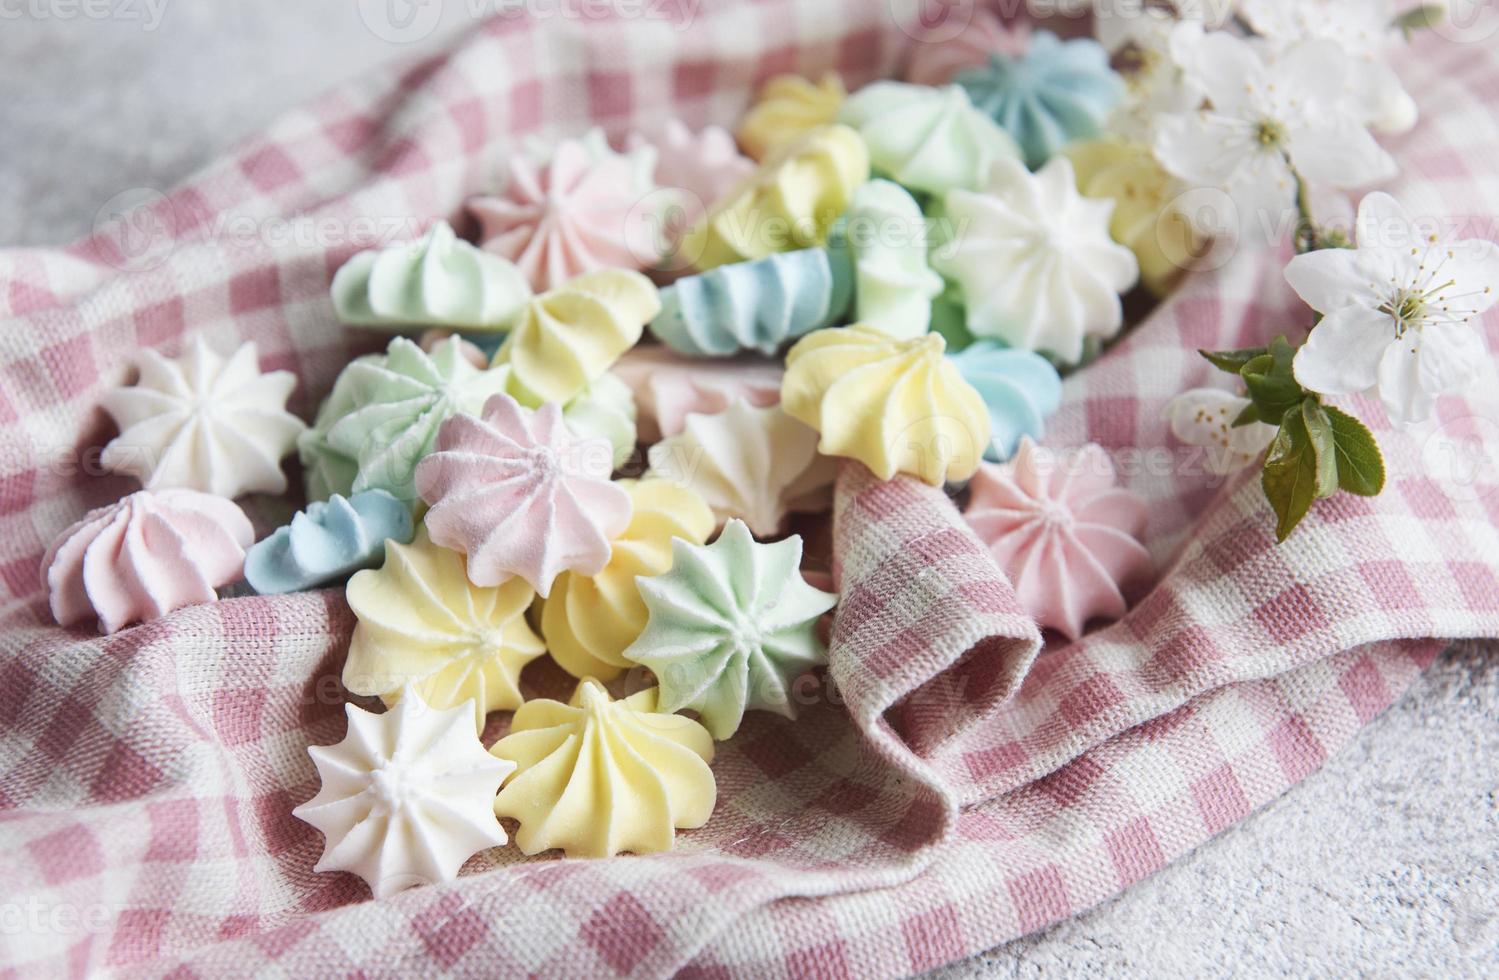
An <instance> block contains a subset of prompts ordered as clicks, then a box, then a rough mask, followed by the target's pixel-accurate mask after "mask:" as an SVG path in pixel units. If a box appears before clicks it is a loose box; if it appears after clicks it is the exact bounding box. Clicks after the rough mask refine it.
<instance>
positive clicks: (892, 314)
mask: <svg viewBox="0 0 1499 980" xmlns="http://www.w3.org/2000/svg"><path fill="white" fill-rule="evenodd" d="M928 237H929V236H928V233H927V223H926V216H925V215H923V214H922V213H921V206H920V205H918V204H917V203H916V199H915V198H914V197H912V196H911V195H910V194H909V193H907V192H906V190H905V188H903V187H901V186H900V185H899V184H892V183H891V182H890V181H888V180H871V181H870V182H869V183H867V184H865V185H864V186H863V187H861V188H859V189H858V190H857V191H856V192H855V193H854V200H853V204H852V205H851V206H850V207H849V210H848V217H847V218H846V220H845V222H844V224H842V225H841V230H840V231H837V232H834V235H833V238H834V240H835V241H839V240H840V239H841V241H842V243H844V244H845V245H846V247H847V248H848V249H849V251H850V252H851V253H852V255H853V259H854V283H855V289H854V316H853V318H854V319H855V320H857V321H858V322H860V323H867V324H869V325H870V326H872V327H877V328H878V329H880V330H883V331H884V332H885V333H887V334H889V335H890V336H892V337H895V338H897V339H900V340H910V339H912V338H915V337H920V336H921V335H922V334H924V333H926V332H927V329H928V328H929V327H930V326H931V322H932V300H934V299H935V298H936V297H937V295H938V294H940V293H941V292H942V287H943V282H942V277H941V276H939V275H937V273H935V272H933V271H932V269H931V266H929V265H927V239H928Z"/></svg>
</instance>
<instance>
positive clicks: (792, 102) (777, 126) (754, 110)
mask: <svg viewBox="0 0 1499 980" xmlns="http://www.w3.org/2000/svg"><path fill="white" fill-rule="evenodd" d="M847 97H848V91H847V90H846V89H845V88H844V87H843V79H842V78H839V77H838V73H837V72H831V71H830V72H827V73H825V74H824V75H823V76H822V78H820V79H819V80H818V81H816V82H812V81H811V80H809V79H806V78H803V77H802V76H800V75H777V76H775V77H774V78H772V79H771V80H770V81H768V82H766V83H765V85H764V87H762V88H761V89H760V94H759V96H758V97H757V98H756V99H755V104H754V105H753V106H751V107H750V110H749V112H748V113H746V114H745V116H744V119H743V120H742V121H741V122H740V123H739V132H738V134H737V135H738V136H739V145H740V146H742V147H744V152H746V153H748V154H749V155H750V156H752V157H754V158H755V159H756V160H763V159H765V157H767V156H769V155H770V154H772V153H774V152H775V151H776V150H778V149H780V148H781V147H783V146H785V145H786V144H787V143H790V142H792V141H794V140H795V139H797V137H799V136H801V135H802V134H803V133H805V132H807V131H808V130H812V129H816V128H817V127H818V126H826V125H827V124H828V123H830V122H833V121H834V120H836V119H837V118H838V109H839V107H840V106H842V105H843V100H844V99H845V98H847Z"/></svg>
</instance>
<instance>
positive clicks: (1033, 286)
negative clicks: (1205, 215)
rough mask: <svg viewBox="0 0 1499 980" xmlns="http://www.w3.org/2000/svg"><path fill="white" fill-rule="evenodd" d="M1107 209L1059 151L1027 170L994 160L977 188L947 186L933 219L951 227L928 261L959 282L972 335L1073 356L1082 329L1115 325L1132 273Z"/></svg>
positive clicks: (1072, 359) (1097, 331)
mask: <svg viewBox="0 0 1499 980" xmlns="http://www.w3.org/2000/svg"><path fill="white" fill-rule="evenodd" d="M1113 210H1114V203H1113V202H1112V201H1095V200H1093V199H1092V198H1087V197H1083V196H1082V195H1080V194H1079V193H1078V192H1077V186H1076V184H1075V181H1074V177H1073V172H1072V164H1071V162H1069V161H1068V160H1067V158H1066V157H1060V156H1059V157H1056V158H1054V159H1053V160H1052V161H1051V162H1050V163H1048V164H1047V165H1046V166H1044V167H1042V168H1041V169H1040V170H1038V171H1037V172H1036V173H1034V174H1032V173H1030V172H1029V171H1027V170H1026V169H1025V168H1024V167H1023V166H1021V165H1020V164H1019V163H1018V162H1013V161H1006V162H1001V163H998V164H996V165H995V166H994V169H993V171H991V172H990V174H989V179H988V181H987V183H985V185H984V187H983V189H982V190H981V191H977V192H975V191H967V190H955V191H953V192H952V193H950V194H948V195H947V197H946V199H945V202H944V207H943V211H944V214H945V220H944V221H942V222H940V223H939V224H940V225H941V226H943V227H945V228H947V229H950V230H951V229H956V230H957V234H956V236H955V237H952V238H951V239H950V240H949V241H947V242H945V243H944V244H942V245H940V246H939V247H938V248H937V249H936V250H935V251H934V252H933V253H932V265H933V267H934V268H936V269H937V271H938V272H940V273H942V274H943V275H944V276H946V277H947V278H948V279H951V280H952V281H954V282H956V283H957V284H958V286H959V288H961V290H962V292H963V301H964V304H965V306H966V307H967V324H968V329H969V330H970V331H972V333H973V334H974V335H975V336H978V337H993V338H996V339H999V340H1002V341H1004V342H1005V343H1006V344H1009V345H1010V346H1011V347H1022V348H1024V349H1026V350H1035V351H1048V352H1050V353H1052V354H1054V355H1056V356H1057V357H1058V358H1059V359H1060V360H1062V361H1064V362H1066V363H1068V364H1076V363H1077V362H1078V361H1079V360H1081V359H1082V356H1083V342H1084V340H1085V339H1086V338H1088V337H1098V338H1100V339H1108V338H1109V337H1112V336H1114V335H1115V334H1117V333H1118V332H1119V328H1120V327H1121V326H1122V325H1123V323H1124V311H1123V306H1122V304H1121V303H1120V300H1119V294H1120V293H1122V292H1125V291H1126V290H1128V289H1129V288H1130V287H1132V286H1133V285H1134V284H1135V281H1136V280H1137V279H1138V278H1139V272H1140V268H1139V265H1138V264H1137V263H1136V261H1135V255H1134V253H1133V252H1131V251H1130V250H1129V249H1128V248H1125V247H1124V246H1123V245H1120V244H1119V243H1118V242H1116V241H1114V239H1113V238H1112V237H1110V235H1109V218H1110V216H1111V215H1112V213H1113Z"/></svg>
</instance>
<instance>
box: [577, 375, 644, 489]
mask: <svg viewBox="0 0 1499 980" xmlns="http://www.w3.org/2000/svg"><path fill="white" fill-rule="evenodd" d="M635 416H636V411H635V393H634V391H632V390H631V388H630V386H629V385H627V384H625V383H624V381H623V380H622V379H620V378H619V377H618V376H617V375H614V374H602V375H599V376H598V377H597V378H595V379H594V380H593V383H592V384H590V385H589V386H588V387H587V388H584V389H583V390H582V391H581V392H579V393H578V394H577V396H576V397H574V398H573V400H572V401H570V402H568V403H567V404H566V405H565V406H563V409H562V421H564V422H566V423H567V427H568V428H569V429H572V430H573V432H574V433H576V434H577V435H580V436H599V437H602V438H604V439H608V440H609V444H610V445H612V446H613V447H614V468H615V469H619V468H620V467H622V466H624V464H625V463H626V462H628V461H629V459H630V454H631V453H633V452H634V451H635V439H636V432H635Z"/></svg>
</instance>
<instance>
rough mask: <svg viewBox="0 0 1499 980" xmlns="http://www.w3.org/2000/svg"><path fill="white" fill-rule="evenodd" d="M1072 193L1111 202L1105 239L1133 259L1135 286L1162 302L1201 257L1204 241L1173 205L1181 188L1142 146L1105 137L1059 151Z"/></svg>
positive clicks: (1145, 147) (1075, 144)
mask: <svg viewBox="0 0 1499 980" xmlns="http://www.w3.org/2000/svg"><path fill="white" fill-rule="evenodd" d="M1062 153H1063V154H1064V155H1065V156H1066V157H1067V159H1068V160H1071V161H1072V166H1073V169H1074V170H1075V171H1076V175H1077V189H1078V191H1079V192H1080V193H1081V194H1083V195H1084V196H1086V197H1091V198H1094V199H1097V200H1108V201H1113V202H1114V213H1113V215H1112V216H1111V217H1110V219H1109V233H1110V234H1111V235H1112V236H1113V238H1114V241H1116V242H1119V243H1120V244H1122V245H1124V246H1126V247H1127V248H1129V250H1130V251H1132V252H1134V253H1135V260H1136V261H1137V262H1138V263H1139V265H1140V280H1141V282H1143V283H1144V284H1145V287H1146V288H1147V289H1149V290H1150V291H1151V292H1152V293H1154V294H1156V295H1157V296H1164V295H1166V293H1167V292H1168V291H1169V290H1170V288H1171V285H1172V283H1174V282H1175V281H1176V279H1177V278H1179V277H1180V275H1181V273H1182V271H1183V270H1184V269H1186V268H1188V267H1189V266H1191V264H1192V263H1193V261H1194V260H1196V259H1197V258H1198V257H1199V256H1201V255H1202V254H1203V252H1204V239H1203V237H1202V235H1200V234H1199V233H1198V231H1197V229H1196V227H1195V226H1194V224H1193V222H1192V220H1191V219H1190V218H1189V217H1188V216H1187V215H1186V214H1184V213H1183V212H1181V211H1180V210H1179V209H1178V208H1177V206H1176V202H1177V200H1178V199H1179V198H1180V197H1181V195H1182V193H1183V192H1184V191H1185V190H1186V187H1185V186H1183V185H1182V184H1181V182H1180V181H1178V180H1177V179H1176V178H1175V177H1173V176H1171V175H1170V174H1169V173H1167V172H1166V170H1165V168H1163V167H1162V166H1161V165H1160V163H1159V162H1158V161H1157V160H1156V158H1155V153H1154V152H1152V150H1151V148H1150V147H1149V146H1147V145H1146V144H1144V143H1132V142H1129V141H1127V140H1122V139H1119V138H1117V137H1112V136H1106V137H1103V138H1100V139H1095V140H1083V141H1080V142H1077V143H1072V144H1069V145H1068V146H1066V147H1064V148H1063V150H1062Z"/></svg>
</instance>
